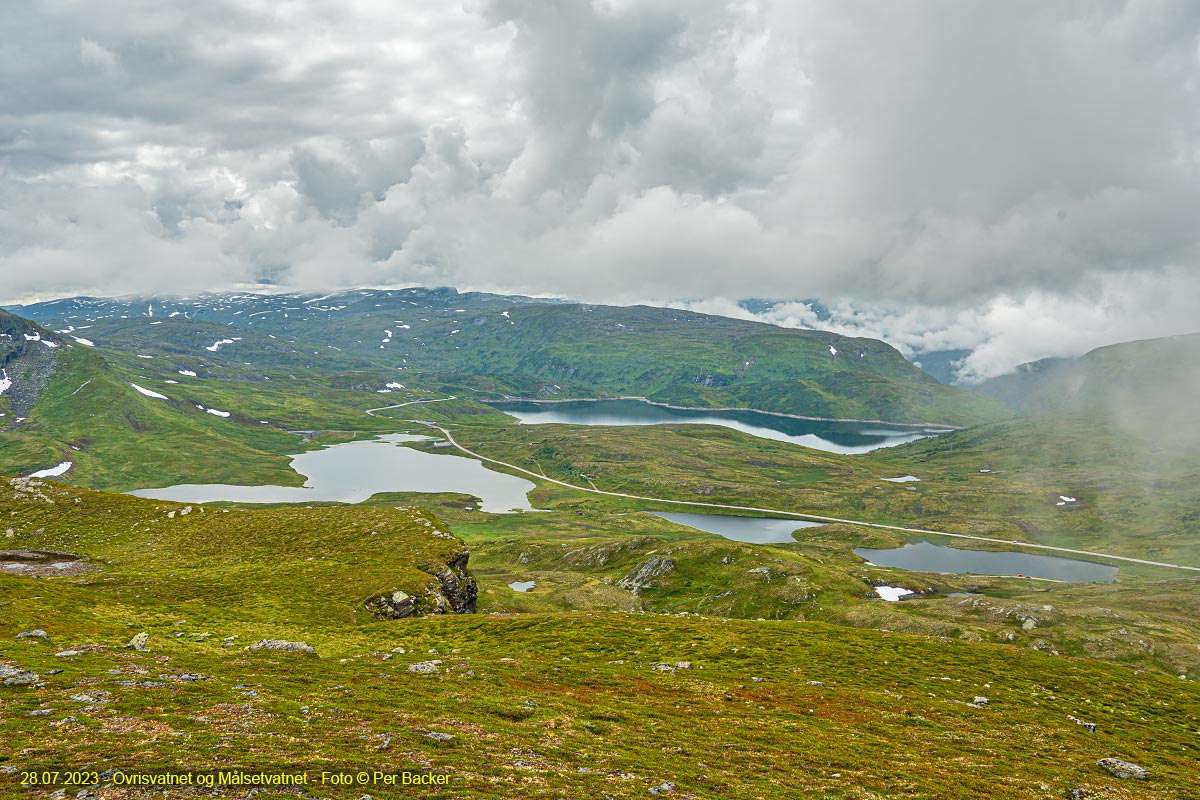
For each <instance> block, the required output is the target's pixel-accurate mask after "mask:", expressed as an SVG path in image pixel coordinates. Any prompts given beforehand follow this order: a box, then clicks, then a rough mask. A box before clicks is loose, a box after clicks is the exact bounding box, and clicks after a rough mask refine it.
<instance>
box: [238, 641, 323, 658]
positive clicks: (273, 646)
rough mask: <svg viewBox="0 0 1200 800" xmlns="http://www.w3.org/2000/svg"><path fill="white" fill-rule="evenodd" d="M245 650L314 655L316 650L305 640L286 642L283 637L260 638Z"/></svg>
mask: <svg viewBox="0 0 1200 800" xmlns="http://www.w3.org/2000/svg"><path fill="white" fill-rule="evenodd" d="M246 649H247V650H281V651H283V652H285V653H308V654H309V655H314V656H315V655H316V654H317V651H316V650H314V649H313V648H312V647H309V645H308V643H307V642H287V641H284V640H283V639H260V640H259V641H257V642H255V643H254V644H252V645H250V646H249V647H247V648H246Z"/></svg>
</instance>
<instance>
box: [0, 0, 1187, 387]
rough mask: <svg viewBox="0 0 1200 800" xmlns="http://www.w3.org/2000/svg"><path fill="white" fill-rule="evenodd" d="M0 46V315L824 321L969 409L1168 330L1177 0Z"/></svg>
mask: <svg viewBox="0 0 1200 800" xmlns="http://www.w3.org/2000/svg"><path fill="white" fill-rule="evenodd" d="M0 25H3V27H4V29H5V30H10V31H20V32H21V36H20V37H9V39H8V42H7V43H6V46H5V47H3V48H0V76H3V77H2V78H0V276H2V277H3V285H4V294H5V295H6V297H7V299H14V300H15V299H20V298H23V297H29V296H35V295H40V296H48V295H54V294H76V293H85V292H90V293H119V292H132V291H138V292H147V291H159V292H184V291H193V290H197V289H205V288H209V289H218V288H226V287H231V286H235V285H245V284H259V283H263V282H270V285H275V286H280V287H288V288H313V289H326V288H334V287H344V286H354V285H411V284H417V283H421V284H449V285H455V286H459V287H472V288H479V289H491V290H500V291H521V292H529V293H556V294H562V295H566V296H573V297H581V298H586V299H589V300H597V301H605V300H607V301H617V302H628V301H635V300H644V299H647V298H649V299H653V300H656V301H660V302H683V301H695V300H698V299H704V298H708V299H709V300H708V302H709V304H710V305H712V304H719V302H720V301H718V300H713V298H738V297H749V296H758V297H774V298H780V299H784V300H799V299H801V298H813V297H820V298H822V299H823V300H825V302H826V303H827V304H829V305H830V306H831V307H832V309H833V310H834V317H833V319H832V320H831V321H830V322H829V323H828V324H832V325H836V326H842V328H844V329H845V330H847V331H848V332H858V333H861V334H865V335H881V336H884V337H885V338H888V340H889V341H892V342H893V343H895V344H897V346H900V347H901V348H902V349H907V350H909V351H911V352H920V351H922V350H928V349H946V348H960V347H961V348H968V349H972V350H973V353H972V355H971V356H970V357H969V358H968V360H967V361H966V362H965V363H964V365H963V367H964V372H963V374H964V376H965V377H968V378H978V377H984V376H987V375H991V374H996V373H997V372H1002V371H1004V370H1006V369H1008V368H1011V366H1013V365H1014V364H1015V363H1018V362H1019V361H1022V360H1028V359H1030V358H1037V357H1042V356H1046V355H1061V354H1068V353H1074V352H1080V351H1082V350H1086V349H1088V348H1090V347H1093V346H1096V345H1099V344H1105V343H1109V342H1112V341H1118V340H1120V339H1130V338H1139V337H1144V336H1153V335H1160V334H1162V333H1176V332H1183V331H1185V330H1190V329H1194V328H1195V326H1196V323H1195V322H1193V317H1194V315H1195V310H1194V308H1193V307H1191V305H1194V304H1189V303H1188V302H1187V301H1186V299H1185V298H1188V297H1191V298H1194V297H1197V296H1200V251H1198V245H1200V234H1198V233H1197V231H1198V230H1200V226H1197V225H1196V223H1195V219H1194V216H1195V212H1194V210H1195V209H1196V208H1197V207H1200V175H1198V174H1197V169H1198V166H1200V164H1198V154H1200V119H1198V116H1197V115H1198V114H1200V103H1198V102H1197V99H1198V98H1197V96H1196V94H1197V86H1200V61H1198V58H1197V42H1198V39H1197V37H1198V34H1200V8H1198V7H1197V6H1196V5H1195V4H1192V3H1188V2H1186V0H1179V2H1168V1H1167V0H1163V1H1162V2H1153V1H1151V0H1130V2H1100V3H1089V4H1082V5H1079V4H1061V3H1049V4H1048V3H1039V2H1024V3H1003V4H996V3H984V2H968V3H963V2H951V1H950V0H942V1H940V2H934V1H932V0H929V1H928V2H909V3H903V4H897V3H891V2H882V0H881V1H880V2H862V3H790V2H753V1H752V0H744V1H743V2H736V3H728V4H712V3H708V4H703V3H702V4H696V3H690V2H683V0H638V1H636V2H635V1H634V0H607V1H605V0H595V1H594V2H586V1H585V0H496V2H477V3H470V4H468V5H466V6H461V7H460V6H455V5H452V4H416V3H411V4H402V5H400V4H395V3H385V2H369V1H368V0H360V1H359V2H353V3H346V2H344V1H342V0H339V2H332V0H330V1H328V2H309V3H303V4H299V3H277V2H267V1H266V0H252V1H246V0H243V1H242V2H238V3H233V2H228V0H226V1H225V2H210V3H199V4H190V5H188V4H184V5H174V6H172V5H170V4H168V5H166V6H164V5H163V4H161V3H149V2H136V1H135V0H125V2H116V1H114V2H111V3H106V4H105V7H104V10H103V12H101V11H99V10H98V9H97V8H96V6H95V5H94V4H89V3H84V2H72V1H71V0H57V1H56V2H52V1H51V0H43V1H42V2H30V3H9V4H6V5H5V7H4V8H3V9H0ZM732 313H740V312H732ZM772 319H774V320H776V321H779V322H783V323H785V324H811V323H812V322H813V320H812V319H810V318H809V317H807V316H806V312H805V311H804V306H802V305H799V304H796V303H792V304H789V305H783V306H780V307H778V308H777V309H776V310H775V311H774V312H772ZM823 324H826V323H823Z"/></svg>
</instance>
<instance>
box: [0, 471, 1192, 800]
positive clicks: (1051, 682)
mask: <svg viewBox="0 0 1200 800" xmlns="http://www.w3.org/2000/svg"><path fill="white" fill-rule="evenodd" d="M450 499H453V498H447V499H445V502H449V500H450ZM378 500H379V504H377V505H372V506H362V507H356V508H286V509H259V510H235V509H228V510H226V509H221V508H218V507H215V506H203V507H193V508H191V510H190V513H187V514H184V513H183V511H184V510H185V509H186V508H188V507H186V506H181V505H179V504H171V503H162V502H157V501H151V500H139V499H134V498H129V497H123V496H116V495H109V494H100V493H95V492H91V491H87V490H82V489H74V488H70V487H63V486H59V485H56V484H54V483H51V482H47V481H41V480H36V479H35V480H28V479H17V480H15V481H6V482H5V484H4V486H3V487H2V488H0V515H2V516H3V517H5V518H7V519H10V520H12V521H13V522H12V523H10V524H13V525H14V526H15V527H14V528H13V529H12V534H11V535H10V536H8V543H9V546H10V547H12V548H13V549H14V550H17V549H26V550H32V549H37V550H52V551H55V552H59V553H63V552H70V553H73V554H75V555H76V557H78V561H77V563H78V564H79V568H78V569H77V570H71V571H70V572H71V574H69V575H65V576H62V577H57V578H38V577H33V576H31V575H28V574H17V573H15V572H13V571H11V570H7V569H6V570H3V571H0V598H3V599H2V600H0V602H2V603H3V604H4V605H3V614H2V616H0V632H2V635H3V638H4V640H5V641H7V642H8V644H7V645H5V648H4V659H3V661H4V662H5V663H6V664H8V665H10V666H11V667H14V668H17V667H19V668H20V669H22V670H28V671H33V672H35V673H37V675H38V677H39V680H38V681H37V682H36V683H33V684H30V685H18V684H15V683H14V684H12V685H6V686H4V687H3V688H2V690H0V731H2V735H3V737H4V741H5V742H6V743H8V744H9V746H8V747H6V749H5V753H4V754H3V755H2V756H0V759H3V765H4V766H5V767H7V766H19V767H20V770H22V771H25V770H54V769H57V770H62V769H66V768H71V769H74V768H86V769H90V770H96V771H104V770H108V769H124V770H126V771H133V770H134V768H136V770H140V771H152V770H168V769H191V770H196V769H230V768H234V767H237V768H243V769H249V770H253V771H258V770H268V771H276V770H282V771H288V770H294V769H296V765H298V764H299V765H303V766H304V767H306V768H308V769H310V770H316V771H319V770H321V769H334V770H337V769H344V768H352V769H354V770H360V769H363V770H376V769H377V770H381V771H388V772H391V771H396V770H402V769H408V770H413V771H418V772H432V773H436V774H441V775H446V776H448V780H449V783H448V785H446V786H444V787H432V788H429V789H428V790H422V794H423V795H424V796H428V797H445V798H451V797H519V796H533V795H537V796H549V797H580V796H611V797H628V798H635V797H646V796H649V795H650V794H651V792H650V790H651V789H657V790H658V791H659V792H661V793H669V794H677V795H678V796H681V797H711V796H720V797H734V798H761V797H801V798H829V797H837V798H850V797H856V798H858V797H867V798H884V797H887V798H892V797H908V798H933V797H948V796H954V797H981V796H986V797H993V798H1023V797H1028V796H1031V795H1033V796H1049V797H1053V796H1065V794H1066V793H1067V792H1068V791H1069V790H1080V791H1082V792H1085V793H1086V792H1094V793H1095V795H1094V796H1098V797H1099V796H1105V797H1148V798H1186V797H1190V796H1192V795H1194V790H1195V787H1196V785H1197V784H1196V777H1197V776H1196V768H1195V759H1196V747H1197V743H1196V739H1195V730H1194V728H1195V720H1196V718H1197V715H1198V714H1200V691H1197V689H1196V688H1195V685H1194V684H1192V683H1187V682H1181V681H1179V680H1178V679H1177V678H1172V677H1169V676H1166V675H1163V674H1161V673H1160V672H1157V671H1154V670H1138V671H1130V670H1129V669H1128V668H1126V667H1123V666H1117V665H1113V664H1107V663H1103V662H1100V661H1096V660H1087V659H1078V658H1071V657H1066V656H1064V655H1061V654H1059V655H1055V654H1052V653H1050V652H1039V651H1037V650H1030V649H1020V650H1018V649H1016V648H1015V647H1013V646H1009V645H996V644H989V643H980V642H968V641H960V640H954V639H952V638H949V637H947V636H944V635H910V634H903V633H895V632H891V633H885V632H877V631H868V630H857V629H854V628H850V627H845V626H835V625H829V624H825V623H821V622H811V621H795V620H765V621H755V620H737V619H728V618H722V617H719V616H707V615H706V616H697V615H694V614H687V613H682V614H678V615H665V614H646V613H639V612H625V613H622V612H615V611H604V612H600V611H595V612H589V611H575V612H544V613H526V614H511V613H492V614H474V615H470V614H468V615H454V614H447V615H437V616H428V617H424V618H417V617H414V618H408V619H399V620H388V619H380V618H378V617H377V616H375V615H372V614H371V613H369V612H368V611H367V607H366V601H367V600H368V599H369V598H370V597H372V596H374V595H376V594H377V593H379V592H380V591H383V592H392V591H406V592H408V593H409V594H411V595H421V594H422V593H425V592H428V591H429V590H430V586H431V583H432V581H433V578H434V576H435V575H437V574H438V573H440V572H444V571H445V569H446V566H447V564H448V563H449V562H450V561H452V560H454V559H455V557H456V556H458V555H460V554H461V550H462V545H461V543H460V542H458V541H457V540H456V539H454V538H448V534H447V532H446V528H445V527H444V526H443V525H442V524H441V523H439V522H438V521H436V520H435V519H434V518H433V517H432V516H431V515H429V514H428V513H426V512H423V511H420V510H418V509H415V508H413V507H411V506H404V505H401V506H398V507H397V506H395V505H392V504H391V503H394V502H395V500H394V499H392V500H391V501H389V502H388V504H387V505H384V504H383V502H382V501H383V499H382V498H380V499H378ZM551 513H553V512H551ZM668 541H669V540H668ZM9 552H12V551H9ZM59 558H66V556H59ZM10 559H11V557H10ZM901 605H907V604H901ZM35 630H41V631H44V632H45V634H46V638H41V637H38V636H27V637H23V638H20V639H17V638H15V637H16V636H17V634H18V633H23V632H30V631H35ZM143 632H145V633H146V634H148V636H147V637H146V642H145V647H146V649H145V650H135V649H129V648H127V647H126V644H127V643H128V642H130V640H131V639H133V637H135V636H136V635H137V634H140V633H143ZM270 639H279V640H284V641H288V642H303V643H305V644H307V645H308V646H309V647H311V648H312V650H313V651H314V652H312V653H307V652H286V651H279V650H271V649H252V648H251V645H253V644H255V643H257V642H260V641H262V640H270ZM1073 718H1074V719H1079V720H1082V721H1083V722H1086V723H1089V724H1094V725H1095V726H1096V727H1095V730H1094V732H1089V730H1088V729H1087V728H1086V727H1083V726H1081V725H1079V724H1077V723H1075V722H1074V721H1072V720H1073ZM1108 757H1120V758H1122V759H1124V760H1127V761H1132V762H1135V763H1137V764H1139V765H1141V766H1143V767H1145V768H1146V769H1148V770H1149V771H1150V777H1149V778H1148V779H1146V780H1140V781H1136V784H1135V785H1129V784H1133V783H1134V782H1133V781H1123V782H1120V785H1119V786H1117V787H1116V788H1115V790H1110V789H1106V788H1105V787H1106V786H1112V785H1113V784H1114V783H1117V782H1118V780H1117V779H1115V778H1114V777H1112V776H1111V775H1109V774H1108V773H1107V772H1105V771H1104V770H1103V769H1102V768H1101V766H1100V765H1099V764H1098V761H1099V760H1100V759H1101V758H1108ZM946 762H952V763H954V764H955V783H954V785H953V786H948V785H947V783H946V775H945V770H944V767H943V765H944V763H946ZM6 772H8V773H9V774H5V775H3V777H2V778H0V780H5V781H8V782H9V785H10V786H14V787H15V783H16V780H17V777H18V776H17V774H16V773H13V772H9V771H8V770H6ZM110 782H111V779H110ZM10 791H11V792H13V793H17V792H18V790H17V789H16V788H12V789H11V790H10ZM49 791H50V790H49V789H46V790H42V791H40V793H39V792H38V791H34V792H32V793H31V794H32V796H47V795H48V794H49ZM160 791H161V790H155V792H154V796H161V794H159V792H160ZM308 791H309V792H310V793H311V794H312V795H313V796H317V797H326V798H358V797H361V796H362V795H363V794H364V793H366V792H373V794H372V796H384V797H388V796H400V795H399V794H394V793H391V792H388V791H386V790H385V791H379V790H377V789H371V788H368V789H367V790H365V791H364V790H363V789H361V788H359V787H344V786H317V787H309V789H308ZM210 792H211V790H209V789H203V790H190V789H176V790H172V794H171V795H170V796H173V797H188V796H196V797H199V796H209V793H210ZM244 793H245V789H244V788H242V789H240V790H237V789H233V788H230V789H228V790H226V791H225V792H221V793H220V794H222V795H224V796H243V795H244ZM143 794H144V795H145V796H150V793H149V792H148V791H147V792H143V793H142V794H138V793H136V792H133V791H130V790H124V791H121V790H116V789H108V790H105V796H113V797H117V796H125V797H136V796H142V795H143ZM256 796H258V797H271V798H274V797H280V798H282V797H291V796H294V795H293V794H291V793H287V792H279V793H272V792H271V791H269V790H268V791H264V792H261V793H259V794H257V795H256ZM1084 796H1087V795H1084Z"/></svg>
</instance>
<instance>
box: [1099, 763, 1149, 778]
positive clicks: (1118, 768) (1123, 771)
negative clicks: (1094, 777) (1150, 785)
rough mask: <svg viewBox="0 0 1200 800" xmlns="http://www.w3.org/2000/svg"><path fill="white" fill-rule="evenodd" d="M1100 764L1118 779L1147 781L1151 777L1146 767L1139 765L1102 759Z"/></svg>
mask: <svg viewBox="0 0 1200 800" xmlns="http://www.w3.org/2000/svg"><path fill="white" fill-rule="evenodd" d="M1099 763H1100V766H1102V767H1104V768H1105V769H1106V770H1108V771H1109V772H1110V773H1111V774H1113V775H1115V776H1116V777H1118V778H1135V779H1137V780H1145V779H1146V778H1148V777H1150V772H1149V771H1148V770H1147V769H1146V768H1145V767H1139V766H1138V765H1137V764H1131V763H1129V762H1128V761H1122V760H1121V759H1119V758H1102V759H1100V762H1099Z"/></svg>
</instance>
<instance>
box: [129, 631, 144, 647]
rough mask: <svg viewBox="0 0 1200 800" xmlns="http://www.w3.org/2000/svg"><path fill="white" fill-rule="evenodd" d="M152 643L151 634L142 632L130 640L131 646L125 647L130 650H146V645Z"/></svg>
mask: <svg viewBox="0 0 1200 800" xmlns="http://www.w3.org/2000/svg"><path fill="white" fill-rule="evenodd" d="M149 641H150V634H148V633H146V632H145V631H142V632H141V633H139V634H138V635H137V636H134V637H133V638H132V639H130V640H129V644H127V645H125V647H126V648H127V649H129V650H145V649H146V644H147V643H148V642H149Z"/></svg>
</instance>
